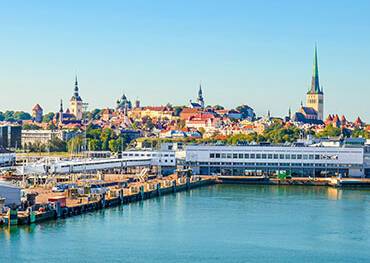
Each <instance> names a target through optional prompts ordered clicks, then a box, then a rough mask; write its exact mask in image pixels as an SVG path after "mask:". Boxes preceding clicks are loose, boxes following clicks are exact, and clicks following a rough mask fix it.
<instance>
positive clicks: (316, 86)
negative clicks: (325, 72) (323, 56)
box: [306, 46, 324, 120]
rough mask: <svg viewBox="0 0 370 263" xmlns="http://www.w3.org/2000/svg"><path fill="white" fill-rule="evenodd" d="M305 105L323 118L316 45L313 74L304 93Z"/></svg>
mask: <svg viewBox="0 0 370 263" xmlns="http://www.w3.org/2000/svg"><path fill="white" fill-rule="evenodd" d="M306 106H307V107H309V108H313V109H314V110H316V112H317V119H318V120H323V119H324V92H323V90H322V88H320V82H319V66H318V60H317V47H316V46H315V56H314V62H313V74H312V81H311V88H310V90H309V91H308V92H307V95H306Z"/></svg>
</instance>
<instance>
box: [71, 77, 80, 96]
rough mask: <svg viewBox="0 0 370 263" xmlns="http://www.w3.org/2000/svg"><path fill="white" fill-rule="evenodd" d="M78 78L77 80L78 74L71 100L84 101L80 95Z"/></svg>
mask: <svg viewBox="0 0 370 263" xmlns="http://www.w3.org/2000/svg"><path fill="white" fill-rule="evenodd" d="M78 93H79V92H78V80H77V75H76V78H75V88H74V92H73V96H72V98H71V100H75V101H82V99H81V97H80V95H79V94H78Z"/></svg>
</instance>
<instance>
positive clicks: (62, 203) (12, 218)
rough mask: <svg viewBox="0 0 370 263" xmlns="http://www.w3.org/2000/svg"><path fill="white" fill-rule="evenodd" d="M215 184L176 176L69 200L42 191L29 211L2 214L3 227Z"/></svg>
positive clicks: (38, 221)
mask: <svg viewBox="0 0 370 263" xmlns="http://www.w3.org/2000/svg"><path fill="white" fill-rule="evenodd" d="M215 183H216V180H215V178H212V177H207V178H202V177H199V176H189V177H178V176H176V175H172V176H168V177H164V178H156V179H152V180H148V181H145V182H132V183H128V184H127V185H125V186H124V187H121V186H114V187H109V190H108V191H107V192H106V193H103V194H89V195H79V196H75V197H74V196H71V195H69V196H68V194H69V193H52V192H51V190H44V191H40V190H39V192H40V194H39V198H38V199H39V202H37V203H36V204H35V205H34V206H33V207H32V208H28V209H27V210H26V211H18V210H17V209H13V210H12V209H10V210H9V212H8V214H6V215H4V214H0V224H1V223H2V224H3V225H29V224H34V223H40V222H43V221H46V220H58V219H62V218H67V217H71V216H75V215H80V214H83V213H88V212H92V211H96V210H101V209H106V208H109V207H115V206H119V205H125V204H129V203H133V202H138V201H143V200H146V199H150V198H155V197H160V196H162V195H167V194H172V193H176V192H181V191H187V190H190V189H193V188H198V187H202V186H208V185H212V184H215ZM118 185H119V184H118ZM46 200H48V202H46Z"/></svg>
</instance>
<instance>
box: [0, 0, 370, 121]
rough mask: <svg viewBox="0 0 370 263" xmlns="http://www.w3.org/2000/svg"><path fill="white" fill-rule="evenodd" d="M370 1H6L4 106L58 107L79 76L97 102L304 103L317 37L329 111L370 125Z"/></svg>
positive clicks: (1, 28) (0, 11)
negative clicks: (200, 97)
mask: <svg viewBox="0 0 370 263" xmlns="http://www.w3.org/2000/svg"><path fill="white" fill-rule="evenodd" d="M369 14H370V1H353V3H351V1H304V2H303V1H246V0H244V1H233V0H229V1H226V0H224V1H216V0H213V1H208V0H198V1H190V0H187V1H174V0H172V1H171V0H168V1H162V0H156V1H149V0H147V1H140V0H138V1H124V0H122V1H109V0H108V1H91V0H90V1H37V0H33V1H7V2H6V1H3V2H2V3H1V4H0V34H1V42H0V43H1V44H0V47H1V49H0V58H1V59H0V76H1V77H0V90H1V96H0V110H6V109H14V110H27V111H30V109H31V108H32V106H33V105H34V104H35V103H40V105H41V106H42V107H43V108H44V109H45V111H56V110H57V109H58V105H59V100H60V99H61V98H62V99H63V100H64V101H66V102H67V101H68V100H69V98H70V97H71V95H72V92H73V84H74V76H75V74H76V73H77V74H78V78H79V82H80V90H81V92H80V93H81V96H82V98H83V99H84V100H86V101H87V102H89V104H90V108H96V107H107V106H110V107H113V106H114V103H115V101H116V99H117V98H118V97H120V96H121V94H122V92H125V93H126V95H127V96H128V97H129V98H130V99H132V100H135V99H136V98H138V99H140V100H141V101H142V104H144V105H161V104H166V103H167V102H171V103H172V104H187V103H188V101H189V99H192V98H194V97H195V96H196V93H197V89H198V86H199V82H200V81H201V82H202V85H203V89H204V96H205V99H206V104H222V105H225V106H227V107H235V106H237V105H240V104H248V105H250V106H252V107H253V108H255V110H256V111H257V113H258V114H265V113H266V112H267V110H268V109H270V110H271V112H272V114H273V115H283V114H286V113H287V111H288V108H289V106H290V107H292V109H293V110H296V109H297V108H298V107H299V105H300V102H301V100H304V95H305V92H306V91H307V90H308V88H309V85H310V80H311V74H312V63H313V52H314V45H315V42H317V44H318V52H319V70H320V78H321V79H320V80H321V85H323V86H324V91H325V100H326V101H325V102H326V105H325V110H326V114H327V113H338V114H346V115H347V116H348V117H349V118H350V119H353V118H354V117H355V116H357V115H360V116H361V117H362V118H363V119H365V120H367V121H370V116H369V113H370V112H369V107H368V106H367V105H368V100H369V98H370V16H369Z"/></svg>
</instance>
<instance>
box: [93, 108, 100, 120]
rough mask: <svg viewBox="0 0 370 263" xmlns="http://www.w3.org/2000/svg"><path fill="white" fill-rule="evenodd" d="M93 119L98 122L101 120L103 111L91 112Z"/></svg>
mask: <svg viewBox="0 0 370 263" xmlns="http://www.w3.org/2000/svg"><path fill="white" fill-rule="evenodd" d="M91 118H92V119H93V120H98V119H100V118H101V110H100V109H94V110H92V111H91Z"/></svg>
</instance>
